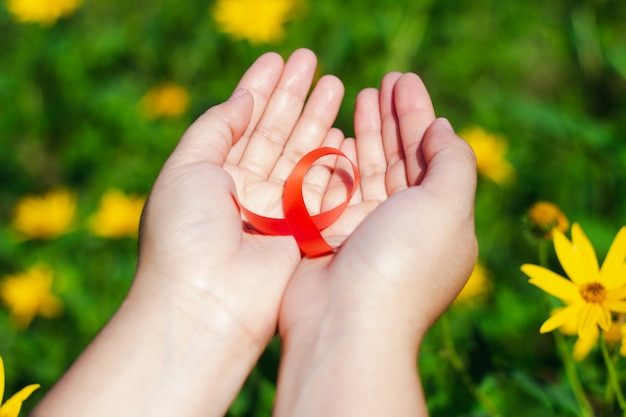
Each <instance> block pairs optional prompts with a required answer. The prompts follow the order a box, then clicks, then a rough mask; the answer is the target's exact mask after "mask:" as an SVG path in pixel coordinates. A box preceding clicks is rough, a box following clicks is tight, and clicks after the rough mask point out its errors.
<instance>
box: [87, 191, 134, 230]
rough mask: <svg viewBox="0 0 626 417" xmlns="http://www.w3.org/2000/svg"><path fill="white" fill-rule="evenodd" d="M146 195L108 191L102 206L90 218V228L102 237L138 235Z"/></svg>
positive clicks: (101, 203) (103, 198)
mask: <svg viewBox="0 0 626 417" xmlns="http://www.w3.org/2000/svg"><path fill="white" fill-rule="evenodd" d="M145 202H146V199H145V197H137V196H127V195H125V194H124V193H122V192H121V191H119V190H109V191H107V192H106V193H105V194H104V196H103V197H102V200H101V201H100V208H99V209H98V211H97V212H96V213H95V214H94V215H93V216H91V218H90V219H89V229H90V230H91V232H92V233H93V234H94V235H96V236H100V237H108V238H119V237H134V236H137V230H138V229H139V220H140V218H141V211H142V210H143V206H144V204H145Z"/></svg>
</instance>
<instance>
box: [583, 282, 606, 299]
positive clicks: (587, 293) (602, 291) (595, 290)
mask: <svg viewBox="0 0 626 417" xmlns="http://www.w3.org/2000/svg"><path fill="white" fill-rule="evenodd" d="M580 295H581V296H582V297H583V299H584V300H585V301H586V302H588V303H601V302H602V301H604V300H605V299H606V288H604V285H602V284H600V283H599V282H590V283H588V284H585V285H583V286H582V287H580Z"/></svg>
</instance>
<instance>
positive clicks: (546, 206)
mask: <svg viewBox="0 0 626 417" xmlns="http://www.w3.org/2000/svg"><path fill="white" fill-rule="evenodd" d="M528 225H529V227H530V232H531V233H532V234H533V236H535V237H537V238H540V239H552V230H553V229H555V228H556V229H557V230H559V231H560V232H562V233H565V232H567V229H568V228H569V220H568V219H567V217H565V215H564V214H563V212H562V211H561V209H560V208H559V207H558V206H557V205H555V204H552V203H549V202H547V201H538V202H536V203H535V204H533V205H532V206H531V207H530V209H528Z"/></svg>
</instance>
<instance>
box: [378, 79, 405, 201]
mask: <svg viewBox="0 0 626 417" xmlns="http://www.w3.org/2000/svg"><path fill="white" fill-rule="evenodd" d="M401 76H402V74H401V73H399V72H390V73H388V74H387V75H385V76H384V77H383V79H382V81H381V83H380V99H379V100H380V110H379V111H380V118H381V122H382V128H381V131H382V141H383V147H384V150H385V158H386V164H387V171H386V176H385V186H386V191H387V195H391V194H393V193H394V192H396V191H397V190H399V189H402V188H406V187H407V183H406V169H405V164H404V151H403V149H402V144H401V139H400V131H399V127H398V118H397V117H396V109H395V103H394V100H393V87H394V85H395V84H396V81H397V80H398V79H399V78H400V77H401Z"/></svg>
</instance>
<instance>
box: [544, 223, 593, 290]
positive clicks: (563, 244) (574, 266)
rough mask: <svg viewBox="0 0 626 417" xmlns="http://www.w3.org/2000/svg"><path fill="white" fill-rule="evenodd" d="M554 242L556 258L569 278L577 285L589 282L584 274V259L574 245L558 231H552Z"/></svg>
mask: <svg viewBox="0 0 626 417" xmlns="http://www.w3.org/2000/svg"><path fill="white" fill-rule="evenodd" d="M552 240H553V241H554V250H555V251H556V256H557V257H558V258H559V262H560V263H561V266H562V267H563V270H564V271H565V273H566V274H567V276H568V277H570V279H571V280H572V281H573V282H574V283H576V284H577V285H581V284H585V283H586V282H588V281H589V277H588V276H587V275H586V274H585V273H584V266H583V258H582V257H581V256H580V253H579V252H578V250H577V249H576V248H575V247H574V245H573V244H572V243H571V242H570V241H569V240H567V238H566V237H565V235H564V234H563V233H562V232H561V231H560V230H558V229H557V230H553V231H552Z"/></svg>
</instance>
